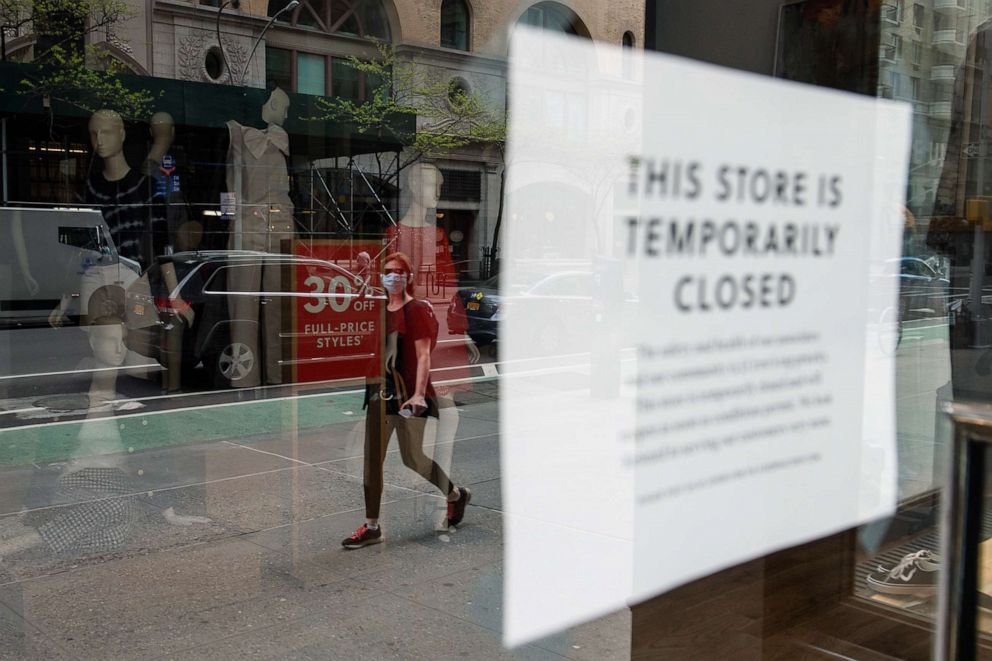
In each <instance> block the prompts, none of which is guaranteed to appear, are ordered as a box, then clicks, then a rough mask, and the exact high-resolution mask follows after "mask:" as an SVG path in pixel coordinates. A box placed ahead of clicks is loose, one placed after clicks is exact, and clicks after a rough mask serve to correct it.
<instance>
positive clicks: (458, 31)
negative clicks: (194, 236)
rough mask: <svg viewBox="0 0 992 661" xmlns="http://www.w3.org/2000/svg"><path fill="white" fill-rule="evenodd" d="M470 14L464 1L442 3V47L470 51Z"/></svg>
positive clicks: (447, 0)
mask: <svg viewBox="0 0 992 661" xmlns="http://www.w3.org/2000/svg"><path fill="white" fill-rule="evenodd" d="M468 37H469V13H468V6H467V5H466V4H465V1H464V0H444V2H442V3H441V45H442V46H444V47H445V48H455V49H457V50H468V48H469V41H468Z"/></svg>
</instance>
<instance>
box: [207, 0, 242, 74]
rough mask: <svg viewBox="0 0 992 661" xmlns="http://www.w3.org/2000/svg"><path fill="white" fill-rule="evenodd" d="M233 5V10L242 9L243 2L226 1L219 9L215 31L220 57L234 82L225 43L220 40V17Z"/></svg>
mask: <svg viewBox="0 0 992 661" xmlns="http://www.w3.org/2000/svg"><path fill="white" fill-rule="evenodd" d="M228 5H231V8H232V9H239V8H240V7H241V0H224V2H223V3H221V5H220V7H218V8H217V20H216V21H215V25H214V29H215V31H216V32H217V47H218V48H220V57H221V59H222V60H224V68H225V69H226V70H227V77H228V78H230V79H231V82H232V83H233V82H234V77H233V76H232V75H231V63H230V62H228V60H227V53H226V52H225V51H224V42H223V41H221V40H220V15H221V13H223V11H224V7H226V6H228Z"/></svg>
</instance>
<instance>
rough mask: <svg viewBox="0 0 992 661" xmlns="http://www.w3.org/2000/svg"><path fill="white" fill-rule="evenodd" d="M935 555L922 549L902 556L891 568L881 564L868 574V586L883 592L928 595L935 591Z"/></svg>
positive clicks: (937, 565) (938, 565) (936, 559)
mask: <svg viewBox="0 0 992 661" xmlns="http://www.w3.org/2000/svg"><path fill="white" fill-rule="evenodd" d="M938 569H940V561H939V558H938V557H937V555H936V554H935V553H933V552H931V551H928V550H926V549H923V550H922V551H916V552H915V553H909V554H907V555H905V556H903V558H902V560H900V561H899V562H898V564H896V566H895V567H892V568H891V569H890V568H888V567H883V566H881V565H879V566H878V568H877V569H876V570H875V571H873V572H871V573H869V574H868V578H867V579H866V580H867V583H868V587H870V588H871V589H873V590H875V591H876V592H881V593H883V594H895V595H917V596H929V595H932V594H935V593H936V592H937V570H938Z"/></svg>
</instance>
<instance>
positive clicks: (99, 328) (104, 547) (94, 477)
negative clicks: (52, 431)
mask: <svg viewBox="0 0 992 661" xmlns="http://www.w3.org/2000/svg"><path fill="white" fill-rule="evenodd" d="M107 303H108V305H107V306H105V307H106V309H112V308H113V307H114V306H113V305H112V304H111V302H110V301H109V300H108V302H107ZM85 331H86V333H87V334H88V336H89V344H90V350H91V351H92V352H93V357H92V358H91V359H88V360H87V361H86V362H85V367H87V368H88V369H89V370H90V371H91V372H92V374H93V380H92V382H91V384H90V390H89V400H90V409H89V413H88V415H87V419H86V422H85V423H84V424H83V425H82V426H81V427H80V430H79V437H78V441H79V442H78V445H77V446H76V448H75V449H74V450H73V452H72V455H71V456H70V458H69V460H68V461H66V462H65V464H64V465H63V469H62V473H61V475H60V476H59V479H58V482H57V486H56V488H55V494H53V495H54V496H55V498H54V499H53V500H54V501H56V502H58V503H67V504H65V505H60V506H58V507H49V508H44V510H42V511H40V512H34V513H32V514H30V515H28V517H27V520H28V522H29V525H26V524H25V523H23V522H18V523H15V524H14V525H13V526H11V527H9V528H8V532H13V533H14V534H13V535H8V536H7V537H6V538H5V539H2V540H0V561H2V560H3V559H4V558H5V557H6V556H9V555H11V554H14V553H19V552H21V551H25V550H27V549H30V548H33V547H36V546H41V545H45V546H47V547H48V549H49V550H50V551H52V552H53V553H56V554H59V555H61V556H63V557H69V558H77V557H86V556H91V555H98V554H104V553H111V552H114V551H117V550H119V549H120V548H122V547H123V546H124V545H125V544H126V543H127V541H128V538H129V537H130V535H131V532H132V530H133V528H134V524H135V522H136V521H137V519H138V517H139V516H140V506H139V504H138V502H137V500H138V496H137V493H138V490H139V489H140V485H139V484H137V482H136V480H135V479H134V477H133V476H134V474H135V473H136V474H137V475H141V471H137V472H136V471H134V470H133V469H131V468H129V467H128V466H127V461H126V459H127V456H128V453H127V452H126V451H125V449H124V442H123V440H122V439H121V433H120V428H122V427H123V425H120V426H119V425H118V422H117V420H115V419H114V416H113V415H112V412H113V408H114V404H113V402H114V401H115V400H116V399H118V395H117V390H116V385H117V368H120V367H122V366H123V365H124V362H125V359H126V358H127V355H128V350H127V347H126V346H125V344H124V337H125V333H126V331H125V328H124V324H123V323H122V321H121V317H120V316H118V315H105V316H101V317H98V318H96V319H94V320H93V322H92V323H91V325H89V326H88V327H86V329H85ZM108 411H109V412H110V413H111V415H108ZM162 516H163V518H164V519H165V520H166V521H167V522H168V523H170V524H172V525H177V526H189V525H193V524H203V523H210V519H208V518H206V517H200V516H186V515H181V514H177V513H176V511H175V509H174V508H172V507H168V508H167V509H165V510H162Z"/></svg>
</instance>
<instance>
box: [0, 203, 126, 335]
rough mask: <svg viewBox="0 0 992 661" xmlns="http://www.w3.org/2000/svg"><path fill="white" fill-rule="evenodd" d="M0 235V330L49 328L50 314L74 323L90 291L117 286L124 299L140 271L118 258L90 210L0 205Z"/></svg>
mask: <svg viewBox="0 0 992 661" xmlns="http://www.w3.org/2000/svg"><path fill="white" fill-rule="evenodd" d="M0 237H3V240H0V326H3V327H7V328H11V327H14V328H16V327H19V326H35V325H39V324H48V323H49V319H50V318H51V317H52V316H53V312H55V313H56V315H55V316H58V317H61V318H62V319H67V320H68V321H69V322H70V323H78V322H79V321H80V319H86V316H87V314H88V313H89V312H90V310H89V308H90V298H91V296H92V294H93V292H95V291H96V290H97V289H99V288H100V287H104V286H116V287H120V288H121V290H122V292H121V301H123V290H124V289H127V287H128V286H129V285H130V284H131V283H132V282H134V281H135V280H137V279H138V276H139V275H140V272H141V267H140V266H139V265H138V263H137V262H135V261H133V260H130V259H127V258H125V257H121V256H119V255H118V254H117V247H116V246H115V245H114V243H113V241H112V240H111V238H110V229H109V228H108V227H107V223H106V221H104V219H103V215H102V214H101V213H100V212H99V211H97V210H95V209H74V208H48V209H29V208H18V207H0ZM104 291H106V290H104ZM94 314H100V311H94Z"/></svg>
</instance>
